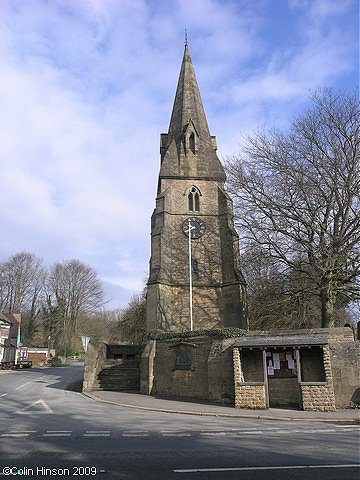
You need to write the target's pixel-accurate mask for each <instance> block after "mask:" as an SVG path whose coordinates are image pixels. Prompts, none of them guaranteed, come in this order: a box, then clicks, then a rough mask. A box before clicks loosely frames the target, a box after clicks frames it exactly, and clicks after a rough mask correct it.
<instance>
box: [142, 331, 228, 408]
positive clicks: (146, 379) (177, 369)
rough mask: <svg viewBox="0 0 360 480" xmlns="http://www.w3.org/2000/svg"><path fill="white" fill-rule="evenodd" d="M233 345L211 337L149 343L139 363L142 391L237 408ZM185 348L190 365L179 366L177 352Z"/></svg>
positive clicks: (226, 340)
mask: <svg viewBox="0 0 360 480" xmlns="http://www.w3.org/2000/svg"><path fill="white" fill-rule="evenodd" d="M234 342H235V339H234V338H231V339H223V340H220V339H212V338H208V337H201V338H200V337H198V338H191V340H190V339H189V340H186V341H179V339H172V340H162V341H160V340H156V341H155V340H151V341H149V342H148V343H147V345H146V347H145V349H144V351H143V354H142V357H141V362H140V365H141V368H140V370H141V373H140V392H141V393H144V394H148V395H150V394H157V395H164V396H170V397H178V398H189V399H190V398H197V399H199V400H209V401H212V402H214V403H221V404H228V405H234V374H233V363H232V346H233V344H234ZM184 349H185V350H186V351H187V354H186V355H188V361H189V364H188V365H181V364H180V365H176V361H177V360H176V355H177V350H178V351H179V352H181V351H183V350H184ZM186 355H185V357H186Z"/></svg>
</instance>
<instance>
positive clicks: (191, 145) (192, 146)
mask: <svg viewBox="0 0 360 480" xmlns="http://www.w3.org/2000/svg"><path fill="white" fill-rule="evenodd" d="M189 148H190V150H191V151H192V153H193V154H195V134H194V132H192V133H191V134H190V136H189Z"/></svg>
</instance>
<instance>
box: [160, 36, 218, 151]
mask: <svg viewBox="0 0 360 480" xmlns="http://www.w3.org/2000/svg"><path fill="white" fill-rule="evenodd" d="M190 120H192V122H193V123H194V125H195V126H196V129H197V130H198V133H199V135H200V134H201V136H202V137H203V138H204V140H205V139H206V140H209V141H210V132H209V127H208V124H207V121H206V116H205V111H204V107H203V104H202V100H201V96H200V91H199V86H198V83H197V80H196V76H195V70H194V67H193V64H192V61H191V57H190V51H189V45H188V42H187V38H186V42H185V49H184V56H183V60H182V64H181V70H180V75H179V80H178V85H177V89H176V94H175V100H174V106H173V111H172V114H171V120H170V125H169V135H170V137H172V138H175V140H178V138H179V137H180V136H181V135H182V133H183V129H184V127H186V126H187V125H188V123H189V121H190Z"/></svg>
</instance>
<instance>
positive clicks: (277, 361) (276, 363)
mask: <svg viewBox="0 0 360 480" xmlns="http://www.w3.org/2000/svg"><path fill="white" fill-rule="evenodd" d="M273 362H274V368H275V370H280V355H279V354H278V353H273Z"/></svg>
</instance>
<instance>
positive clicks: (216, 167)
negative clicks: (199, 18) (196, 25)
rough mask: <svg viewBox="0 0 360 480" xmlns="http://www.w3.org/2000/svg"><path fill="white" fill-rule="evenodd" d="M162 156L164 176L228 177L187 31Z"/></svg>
mask: <svg viewBox="0 0 360 480" xmlns="http://www.w3.org/2000/svg"><path fill="white" fill-rule="evenodd" d="M161 156H162V168H161V171H160V177H164V176H168V175H171V176H173V175H176V176H181V177H197V178H205V177H206V178H212V179H218V180H221V181H224V180H225V173H224V170H223V167H222V165H221V163H220V161H219V159H218V158H217V155H216V140H215V137H212V136H211V135H210V131H209V127H208V123H207V120H206V115H205V111H204V107H203V103H202V100H201V96H200V91H199V86H198V83H197V80H196V76H195V70H194V67H193V64H192V61H191V57H190V51H189V45H188V42H187V35H186V36H185V49H184V56H183V60H182V64H181V69H180V75H179V80H178V84H177V89H176V94H175V100H174V105H173V110H172V114H171V119H170V124H169V131H168V133H167V134H163V135H162V136H161ZM175 156H176V157H177V159H176V161H175V158H174V157H175ZM169 157H171V158H169Z"/></svg>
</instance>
